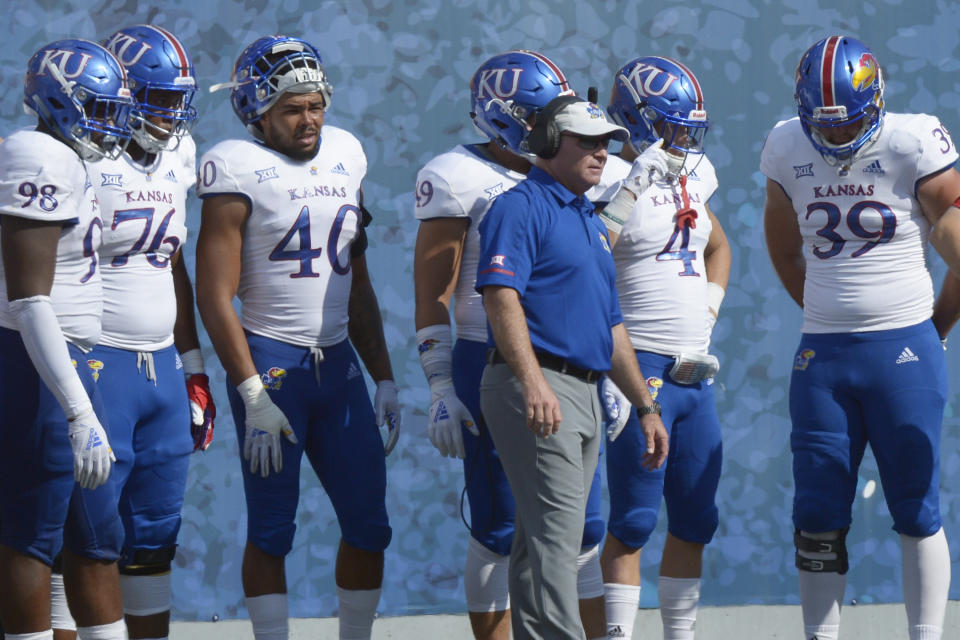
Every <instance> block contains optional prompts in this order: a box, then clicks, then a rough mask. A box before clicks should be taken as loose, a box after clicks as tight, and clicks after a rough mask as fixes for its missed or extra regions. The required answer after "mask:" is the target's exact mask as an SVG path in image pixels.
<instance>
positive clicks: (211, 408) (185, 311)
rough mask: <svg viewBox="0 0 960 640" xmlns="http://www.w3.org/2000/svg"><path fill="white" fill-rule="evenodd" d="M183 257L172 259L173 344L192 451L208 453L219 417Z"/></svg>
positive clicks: (177, 254)
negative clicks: (184, 392)
mask: <svg viewBox="0 0 960 640" xmlns="http://www.w3.org/2000/svg"><path fill="white" fill-rule="evenodd" d="M182 258H183V252H182V250H178V251H177V252H176V253H175V254H173V256H171V258H170V260H171V264H172V265H173V266H172V275H173V292H174V295H175V296H176V304H177V317H176V320H175V321H174V324H173V342H174V344H175V345H176V347H177V352H179V353H180V360H181V361H182V362H183V374H184V376H186V382H187V397H188V398H189V400H190V435H191V436H192V437H193V450H194V451H196V450H197V449H200V450H204V451H205V450H206V449H207V447H209V446H210V443H211V442H212V441H213V419H214V418H216V417H217V407H216V406H215V405H214V404H213V394H212V393H210V379H209V378H208V377H207V374H206V372H205V368H204V364H203V353H202V352H201V351H200V338H199V336H198V335H197V321H196V318H195V316H194V312H193V285H192V284H191V283H190V274H188V273H187V267H186V265H185V264H184V263H183V259H182Z"/></svg>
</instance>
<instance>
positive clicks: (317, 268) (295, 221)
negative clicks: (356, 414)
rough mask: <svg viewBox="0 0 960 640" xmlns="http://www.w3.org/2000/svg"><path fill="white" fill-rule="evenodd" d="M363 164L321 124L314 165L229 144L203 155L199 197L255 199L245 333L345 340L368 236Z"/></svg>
mask: <svg viewBox="0 0 960 640" xmlns="http://www.w3.org/2000/svg"><path fill="white" fill-rule="evenodd" d="M366 172H367V158H366V156H365V155H364V153H363V149H362V148H361V146H360V142H359V141H358V140H357V139H356V138H355V137H353V135H352V134H350V133H348V132H346V131H344V130H343V129H339V128H337V127H334V126H331V125H324V127H323V131H322V137H321V143H320V148H319V150H318V152H317V155H316V156H314V158H313V159H311V160H308V161H306V162H299V161H296V160H293V159H291V158H289V157H287V156H285V155H283V154H282V153H279V152H277V151H273V150H272V149H269V148H268V147H266V146H264V145H263V144H261V143H259V142H254V141H247V140H226V141H224V142H221V143H219V144H218V145H216V146H215V147H214V148H213V149H211V150H210V151H208V152H207V153H205V154H204V155H203V158H202V159H201V161H200V179H199V182H198V184H197V193H198V194H199V196H200V197H201V198H207V197H210V196H217V195H225V194H239V195H243V196H245V197H246V198H248V199H249V201H250V217H249V218H248V220H247V223H246V227H245V230H244V234H243V255H242V268H241V272H240V286H239V289H238V291H237V295H238V297H239V298H240V301H241V302H242V303H243V307H242V310H241V314H240V321H241V324H242V325H243V327H244V328H245V329H247V330H248V331H251V332H252V333H256V334H258V335H262V336H266V337H268V338H273V339H275V340H281V341H283V342H287V343H290V344H295V345H299V346H305V347H314V346H316V347H326V346H330V345H334V344H337V343H339V342H342V341H343V340H345V339H346V338H347V320H348V303H349V299H350V285H351V282H352V273H351V270H350V251H351V245H352V244H353V241H354V240H355V239H357V238H358V237H359V236H360V234H361V232H362V226H361V225H362V224H363V222H362V214H361V211H360V208H359V204H360V185H361V181H362V180H363V177H364V175H365V174H366Z"/></svg>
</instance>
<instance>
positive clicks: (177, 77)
mask: <svg viewBox="0 0 960 640" xmlns="http://www.w3.org/2000/svg"><path fill="white" fill-rule="evenodd" d="M103 46H105V47H106V48H107V49H109V50H110V52H111V53H113V54H114V55H115V56H116V57H117V59H118V60H119V61H120V63H121V64H122V65H123V66H124V67H126V70H127V77H128V78H129V80H130V91H131V92H132V93H133V97H134V99H135V100H136V101H137V104H138V106H139V109H140V112H139V113H135V114H134V116H133V117H132V118H131V122H130V128H131V131H132V132H133V139H134V141H136V143H137V144H138V145H140V147H141V148H142V149H143V150H144V151H146V152H148V153H159V152H160V151H163V150H164V149H170V150H172V149H176V147H177V145H178V144H180V139H181V138H182V137H183V136H185V135H186V134H187V133H188V132H189V131H190V127H192V126H193V123H194V121H195V120H196V119H197V110H196V109H195V108H194V107H193V105H192V104H191V103H192V102H193V97H194V94H195V93H196V91H197V80H196V76H195V74H194V71H193V62H191V61H190V56H189V55H188V54H187V51H186V49H184V47H183V45H182V44H180V41H179V40H178V39H177V38H176V36H174V35H173V34H172V33H170V32H169V31H166V30H164V29H161V28H160V27H155V26H153V25H149V24H138V25H135V26H133V27H127V28H125V29H120V30H119V31H117V32H116V33H114V34H112V35H110V36H108V37H107V38H106V39H105V40H104V41H103ZM158 91H159V92H161V93H158ZM147 116H153V117H158V118H163V119H165V120H167V121H169V122H170V123H171V124H172V128H171V129H170V131H169V132H168V131H167V130H166V129H165V128H163V127H160V126H158V125H156V124H154V123H152V122H150V121H149V120H147Z"/></svg>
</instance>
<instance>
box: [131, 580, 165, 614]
mask: <svg viewBox="0 0 960 640" xmlns="http://www.w3.org/2000/svg"><path fill="white" fill-rule="evenodd" d="M120 591H121V592H122V593H123V613H124V614H125V615H128V616H152V615H155V614H158V613H163V612H164V611H169V610H170V572H169V571H167V572H166V573H161V574H157V575H135V576H131V575H125V574H122V575H121V576H120Z"/></svg>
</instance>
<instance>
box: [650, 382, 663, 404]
mask: <svg viewBox="0 0 960 640" xmlns="http://www.w3.org/2000/svg"><path fill="white" fill-rule="evenodd" d="M662 387H663V379H661V378H647V390H648V391H650V398H652V399H653V400H656V399H657V396H658V395H660V389H661V388H662Z"/></svg>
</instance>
